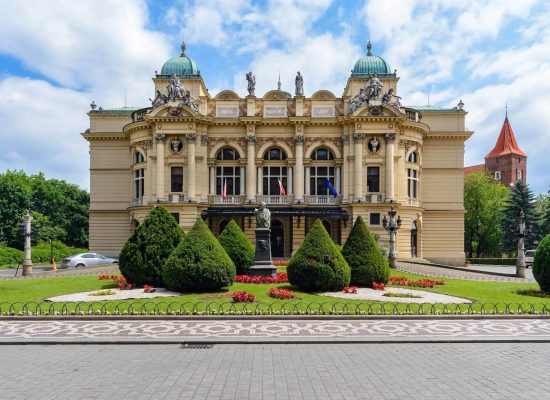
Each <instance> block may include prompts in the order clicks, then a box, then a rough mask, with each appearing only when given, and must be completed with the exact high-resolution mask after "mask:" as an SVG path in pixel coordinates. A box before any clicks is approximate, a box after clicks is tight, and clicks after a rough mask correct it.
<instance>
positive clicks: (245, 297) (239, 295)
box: [233, 292, 256, 303]
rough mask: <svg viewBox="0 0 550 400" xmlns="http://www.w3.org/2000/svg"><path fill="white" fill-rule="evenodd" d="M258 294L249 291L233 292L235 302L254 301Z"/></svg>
mask: <svg viewBox="0 0 550 400" xmlns="http://www.w3.org/2000/svg"><path fill="white" fill-rule="evenodd" d="M255 300H256V296H255V295H253V294H252V293H247V292H233V303H253V302H254V301H255Z"/></svg>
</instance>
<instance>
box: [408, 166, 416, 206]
mask: <svg viewBox="0 0 550 400" xmlns="http://www.w3.org/2000/svg"><path fill="white" fill-rule="evenodd" d="M407 181H408V182H407V183H408V187H407V194H408V196H409V198H411V199H418V171H417V170H416V169H412V168H409V169H408V170H407Z"/></svg>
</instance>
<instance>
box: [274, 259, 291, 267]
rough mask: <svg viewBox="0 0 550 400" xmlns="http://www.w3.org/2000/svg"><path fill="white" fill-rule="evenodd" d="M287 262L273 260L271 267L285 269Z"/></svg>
mask: <svg viewBox="0 0 550 400" xmlns="http://www.w3.org/2000/svg"><path fill="white" fill-rule="evenodd" d="M288 261H289V260H273V265H275V266H276V267H286V266H287V265H288Z"/></svg>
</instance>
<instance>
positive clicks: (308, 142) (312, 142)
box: [304, 137, 343, 152]
mask: <svg viewBox="0 0 550 400" xmlns="http://www.w3.org/2000/svg"><path fill="white" fill-rule="evenodd" d="M304 143H305V146H304V151H306V152H307V151H308V149H309V148H310V147H312V146H317V145H319V144H321V145H325V144H327V143H332V144H333V145H334V146H336V148H337V149H338V150H339V151H340V152H342V145H343V144H342V139H341V138H337V137H327V138H323V139H319V138H309V137H308V138H305V141H304Z"/></svg>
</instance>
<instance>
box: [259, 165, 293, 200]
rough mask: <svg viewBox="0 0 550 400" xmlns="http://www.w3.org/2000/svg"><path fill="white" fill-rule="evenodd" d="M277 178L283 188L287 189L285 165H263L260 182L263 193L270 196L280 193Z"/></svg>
mask: <svg viewBox="0 0 550 400" xmlns="http://www.w3.org/2000/svg"><path fill="white" fill-rule="evenodd" d="M279 179H280V180H281V182H282V184H283V186H284V188H285V190H287V191H288V184H287V167H264V168H263V182H262V188H263V194H264V195H271V196H278V195H280V194H281V189H280V187H279Z"/></svg>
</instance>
